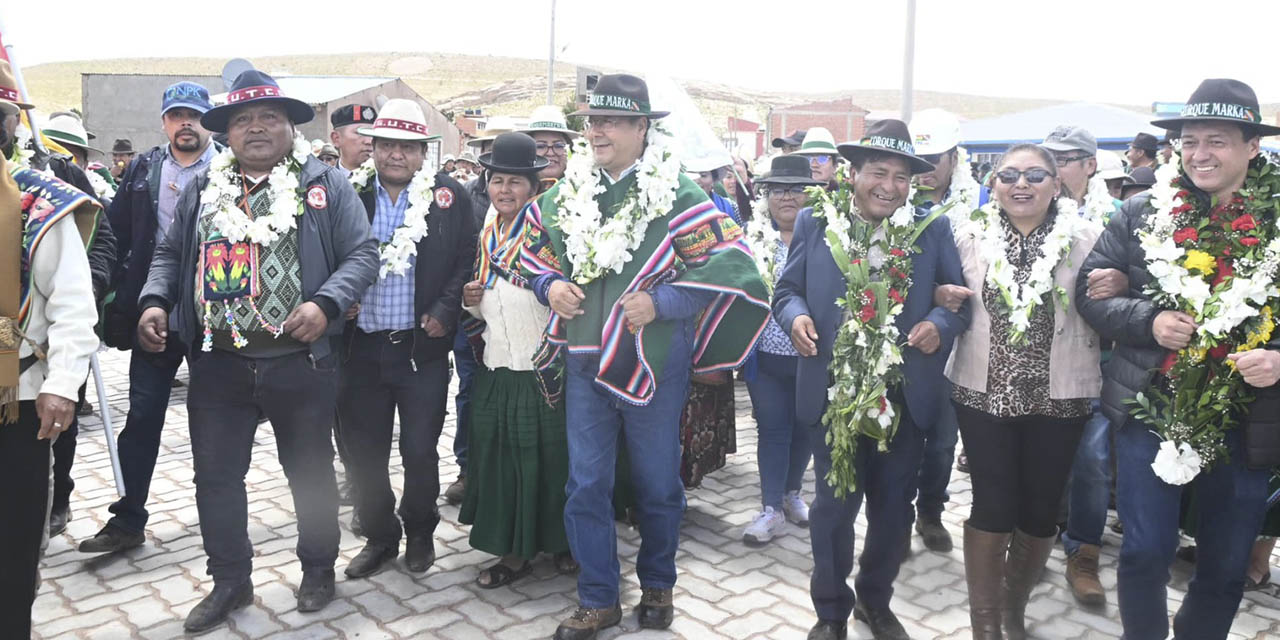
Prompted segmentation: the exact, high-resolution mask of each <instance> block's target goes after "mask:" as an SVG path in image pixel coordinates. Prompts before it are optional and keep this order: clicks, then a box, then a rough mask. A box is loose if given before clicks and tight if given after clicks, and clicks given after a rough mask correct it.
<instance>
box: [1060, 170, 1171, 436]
mask: <svg viewBox="0 0 1280 640" xmlns="http://www.w3.org/2000/svg"><path fill="white" fill-rule="evenodd" d="M1150 200H1151V194H1150V193H1142V194H1138V195H1136V196H1134V197H1132V198H1129V199H1128V200H1126V201H1125V203H1124V205H1123V206H1122V207H1121V208H1120V212H1119V213H1117V214H1115V215H1113V216H1111V222H1110V223H1109V224H1108V225H1107V228H1106V229H1105V230H1104V231H1103V232H1102V236H1101V237H1099V238H1098V242H1097V244H1095V245H1093V252H1092V253H1090V254H1089V257H1087V258H1085V260H1084V265H1082V266H1081V268H1080V275H1079V276H1077V277H1076V302H1077V303H1078V304H1079V307H1080V315H1081V316H1083V317H1084V319H1085V321H1086V322H1088V323H1089V324H1090V325H1091V326H1092V327H1093V329H1094V330H1095V331H1097V332H1098V335H1101V336H1102V337H1103V338H1106V339H1109V340H1113V341H1115V349H1114V350H1113V351H1112V353H1111V360H1110V361H1108V362H1107V363H1106V364H1105V365H1103V372H1102V373H1103V381H1102V411H1103V413H1104V414H1106V416H1107V419H1108V420H1110V421H1111V424H1112V425H1115V426H1117V427H1118V426H1120V425H1123V424H1124V423H1125V422H1126V421H1127V420H1128V415H1129V405H1128V403H1127V402H1126V401H1127V400H1129V399H1130V398H1132V397H1133V396H1134V395H1136V394H1137V393H1138V392H1139V391H1141V390H1143V389H1145V388H1146V387H1147V385H1148V384H1150V382H1151V378H1152V377H1153V376H1154V375H1155V371H1156V370H1157V369H1158V368H1159V367H1160V364H1161V362H1163V361H1164V358H1165V355H1166V354H1168V353H1169V351H1168V350H1167V349H1165V348H1164V347H1161V346H1160V345H1159V344H1157V343H1156V339H1155V336H1154V335H1153V334H1152V331H1151V327H1152V323H1153V322H1155V318H1156V315H1157V314H1158V313H1160V311H1162V309H1161V308H1160V307H1157V306H1156V305H1155V303H1153V302H1152V301H1151V298H1150V297H1149V296H1147V294H1145V293H1143V290H1144V289H1146V288H1147V285H1148V284H1149V283H1150V282H1151V274H1149V273H1147V267H1146V261H1145V256H1146V253H1145V252H1144V251H1143V250H1142V247H1141V246H1140V245H1139V243H1138V234H1137V231H1138V229H1139V228H1141V226H1142V221H1143V220H1144V219H1145V218H1146V216H1147V215H1148V214H1149V213H1151V212H1152V211H1153V209H1152V207H1151V205H1150V204H1149V203H1150ZM1094 269H1119V270H1121V271H1123V272H1125V274H1126V275H1128V276H1129V293H1128V294H1127V295H1125V296H1117V297H1115V298H1109V299H1107V300H1092V299H1090V298H1089V296H1088V295H1087V292H1088V289H1089V272H1090V271H1093V270H1094Z"/></svg>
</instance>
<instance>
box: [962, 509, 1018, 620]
mask: <svg viewBox="0 0 1280 640" xmlns="http://www.w3.org/2000/svg"><path fill="white" fill-rule="evenodd" d="M1009 537H1010V534H1007V533H990V532H987V531H981V530H979V529H974V528H973V527H971V526H969V525H968V524H966V525H965V526H964V579H965V582H966V583H968V585H969V624H970V626H971V627H973V640H1002V638H1001V636H1000V609H1001V600H1002V598H1003V596H1004V564H1005V555H1006V554H1007V553H1008V550H1009Z"/></svg>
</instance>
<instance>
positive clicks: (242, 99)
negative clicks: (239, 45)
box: [200, 69, 316, 133]
mask: <svg viewBox="0 0 1280 640" xmlns="http://www.w3.org/2000/svg"><path fill="white" fill-rule="evenodd" d="M259 102H261V103H267V102H274V103H277V104H280V105H281V106H283V107H284V109H285V112H286V113H288V114H289V121H290V122H292V123H293V124H302V123H304V122H311V119H312V118H314V117H316V112H315V110H314V109H312V108H311V105H309V104H307V103H305V102H303V101H301V100H296V99H294V98H289V97H286V96H285V95H284V92H283V91H281V90H280V85H279V83H277V82H276V80H275V78H272V77H271V76H269V75H267V74H265V73H263V72H261V71H258V70H257V69H248V70H246V71H245V72H244V73H241V74H240V75H239V76H236V80H235V82H233V83H232V84H231V90H230V91H227V103H226V104H222V105H218V106H216V107H214V108H212V109H210V110H209V111H208V112H207V113H205V114H204V115H203V116H201V117H200V126H202V127H204V128H205V129H208V130H209V131H213V132H216V133H226V131H227V120H228V119H230V117H231V112H232V111H235V110H236V108H237V107H241V106H244V105H247V104H254V103H259Z"/></svg>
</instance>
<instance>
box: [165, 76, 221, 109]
mask: <svg viewBox="0 0 1280 640" xmlns="http://www.w3.org/2000/svg"><path fill="white" fill-rule="evenodd" d="M178 107H185V108H187V109H192V110H195V111H198V112H200V113H202V114H203V113H205V112H207V111H209V110H210V109H212V108H213V104H212V103H211V102H209V90H208V89H205V88H204V87H202V86H200V85H198V84H196V83H194V82H186V81H183V82H175V83H174V84H171V85H169V88H167V89H165V90H164V99H163V101H162V103H161V106H160V115H164V114H166V113H168V112H169V110H170V109H176V108H178Z"/></svg>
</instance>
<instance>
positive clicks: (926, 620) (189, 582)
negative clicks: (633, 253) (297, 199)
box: [34, 352, 1280, 640]
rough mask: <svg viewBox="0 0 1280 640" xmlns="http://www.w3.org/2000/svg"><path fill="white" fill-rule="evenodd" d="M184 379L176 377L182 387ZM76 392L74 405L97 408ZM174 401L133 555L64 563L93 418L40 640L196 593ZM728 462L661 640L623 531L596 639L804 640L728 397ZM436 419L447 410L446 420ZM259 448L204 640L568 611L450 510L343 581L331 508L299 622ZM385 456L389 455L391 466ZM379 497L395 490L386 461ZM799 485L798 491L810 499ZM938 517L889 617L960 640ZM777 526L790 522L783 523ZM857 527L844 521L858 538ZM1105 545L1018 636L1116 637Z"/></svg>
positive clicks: (702, 511) (547, 579)
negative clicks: (1098, 596)
mask: <svg viewBox="0 0 1280 640" xmlns="http://www.w3.org/2000/svg"><path fill="white" fill-rule="evenodd" d="M102 365H103V369H104V372H103V373H104V378H105V381H106V385H107V389H108V394H109V397H108V401H109V402H110V405H111V407H112V412H113V415H114V416H115V422H116V429H117V431H118V430H119V429H120V428H122V427H123V424H124V414H125V412H126V410H127V409H128V394H127V385H128V355H127V354H122V353H119V352H111V353H104V354H103V356H102ZM185 376H186V374H185V370H184V371H183V372H182V373H181V374H180V377H182V378H185ZM92 386H93V385H90V389H91V390H90V398H91V399H93V400H94V402H95V404H94V406H95V408H96V407H97V404H96V398H95V396H94V394H93V391H92ZM185 400H186V389H185V388H179V389H174V393H173V398H172V401H171V406H170V409H169V413H168V420H167V423H166V430H165V433H164V439H163V442H162V445H161V451H160V457H159V461H158V464H157V466H156V472H155V478H154V480H153V481H152V483H151V498H150V502H149V505H148V506H149V509H150V511H151V514H152V515H151V522H150V526H149V530H148V532H147V542H146V544H145V545H144V546H142V547H141V548H139V549H134V550H132V551H130V552H127V553H125V554H122V555H120V556H113V557H94V556H87V555H83V554H80V553H79V552H77V551H76V550H75V544H76V543H77V542H78V541H80V540H83V539H85V538H88V537H90V536H92V535H93V534H94V533H95V532H97V530H98V529H99V528H100V527H101V526H102V525H103V523H104V522H105V520H106V519H107V518H108V517H109V515H110V514H108V513H107V505H109V504H110V503H111V502H112V501H113V500H114V498H115V489H114V485H113V483H112V476H111V466H110V462H109V459H108V456H107V449H106V446H105V444H104V440H103V437H102V436H103V433H102V427H101V421H100V419H99V418H98V417H97V416H96V415H95V417H92V418H88V419H86V420H84V422H83V425H82V427H81V432H80V441H79V443H78V458H79V459H78V460H77V461H76V464H75V468H74V470H73V476H74V478H75V480H76V492H75V494H74V495H73V496H72V501H71V506H72V511H73V519H72V520H71V523H70V525H69V526H68V528H67V533H65V534H64V535H60V536H57V537H56V538H54V539H53V540H51V541H50V545H49V549H48V553H47V556H46V558H45V561H44V583H43V586H42V587H41V589H40V594H39V597H38V598H37V599H36V604H35V614H34V616H35V635H36V637H38V638H133V637H137V638H173V637H178V636H181V635H182V620H183V619H184V618H185V616H186V614H187V612H188V611H190V609H191V607H193V606H194V605H195V603H196V602H198V601H199V599H200V598H201V597H202V596H203V595H204V594H205V593H207V590H208V589H209V588H211V586H212V585H211V583H210V581H209V579H208V578H207V577H206V575H205V556H204V553H203V551H202V549H201V544H200V527H199V524H198V518H197V515H196V504H195V494H194V488H193V484H192V469H191V463H190V442H189V440H188V438H187V428H186V409H185V405H184V403H185ZM737 402H738V404H737V407H738V453H737V455H734V456H731V458H730V460H729V464H728V466H727V467H725V468H724V469H722V470H720V471H718V472H715V473H713V474H711V476H710V477H708V478H707V479H706V480H705V481H704V483H703V486H702V487H701V488H698V489H695V490H692V491H690V492H689V494H688V495H689V509H688V513H687V514H686V516H685V519H684V526H683V530H682V533H683V535H682V539H681V544H680V552H679V555H678V556H677V565H678V567H679V572H680V574H679V581H678V583H677V585H676V594H675V604H676V608H677V613H676V617H675V622H674V624H673V625H672V628H671V630H670V631H667V632H654V631H641V630H639V628H638V625H637V623H636V620H635V616H634V615H633V614H631V611H632V608H633V607H634V606H635V605H636V603H637V602H638V601H639V597H640V594H639V584H638V583H637V582H636V579H635V573H634V566H633V565H632V563H631V561H632V560H633V559H634V556H635V553H636V549H637V545H638V544H639V534H638V533H637V532H636V531H634V530H632V529H629V528H625V527H620V528H619V543H618V547H619V550H620V552H621V553H622V555H623V562H622V574H623V580H624V582H625V584H624V586H623V608H624V613H626V614H627V615H626V617H624V618H623V622H622V624H621V625H620V626H619V627H616V628H614V629H610V630H608V631H607V632H605V633H602V634H601V637H602V638H629V639H630V638H634V639H640V638H691V639H693V638H696V639H703V638H748V639H756V638H768V639H788V638H804V637H805V634H806V632H807V630H808V628H809V627H810V626H811V625H812V624H813V623H814V614H813V610H812V607H811V604H810V601H809V593H808V582H809V573H810V571H811V569H812V566H813V564H812V560H811V558H810V553H809V541H808V532H807V531H806V530H803V529H799V528H795V527H791V528H789V529H788V530H787V532H786V535H784V536H783V537H782V538H781V539H779V540H777V541H775V543H774V544H772V545H770V546H769V547H767V548H765V549H762V550H757V549H750V548H748V547H746V546H744V545H743V544H742V542H741V530H742V527H743V526H745V524H746V523H747V522H748V520H749V519H750V518H751V516H752V515H753V514H754V513H755V511H756V510H758V508H759V506H758V500H759V489H758V484H757V478H758V476H757V473H756V461H755V448H756V436H755V429H754V424H753V422H752V420H751V416H750V401H749V400H748V398H747V393H746V388H745V387H743V386H741V385H739V387H738V394H737ZM450 408H451V409H452V404H451V405H450ZM452 434H453V418H452V417H450V418H449V422H448V424H446V426H445V437H443V438H441V442H440V452H441V465H440V474H441V478H442V480H443V481H444V482H445V483H446V484H447V482H449V481H452V479H453V478H454V477H455V476H456V474H457V467H456V466H455V464H454V461H453V454H452V448H451V447H452ZM274 444H275V443H274V437H273V435H272V432H271V429H270V427H269V426H267V425H264V426H263V427H262V428H261V429H260V430H259V431H258V436H257V444H256V446H255V447H254V451H253V464H252V468H251V469H250V471H249V476H248V478H247V484H248V486H249V491H250V493H249V534H250V537H251V538H252V540H253V544H254V549H255V552H256V557H255V558H254V573H253V581H254V584H255V589H256V591H255V601H254V604H253V605H252V606H250V607H248V608H247V609H244V610H242V611H239V612H236V613H235V614H234V616H233V619H232V620H233V621H232V623H231V625H230V627H224V628H223V629H220V630H218V631H217V632H215V633H213V634H210V636H207V637H214V638H221V637H227V638H271V639H273V640H275V639H283V638H361V639H373V638H450V639H464V638H503V639H513V640H514V639H524V638H548V637H550V636H551V634H552V633H553V631H554V630H555V627H556V625H557V624H558V621H559V620H560V619H562V618H563V617H564V616H566V615H567V614H568V613H569V612H571V611H572V610H573V608H574V606H575V603H576V597H575V581H574V579H573V578H572V577H565V576H559V575H557V574H556V573H555V571H554V569H553V568H552V567H551V566H550V562H549V560H547V559H542V560H540V561H539V563H538V565H537V567H536V569H535V571H534V573H533V574H532V575H531V576H530V577H527V578H525V579H523V580H521V581H519V582H517V583H516V584H515V585H513V586H511V587H509V588H500V589H495V590H484V589H480V588H478V587H477V586H475V583H474V579H475V576H476V571H477V569H478V568H479V567H480V566H482V565H484V564H486V563H488V562H490V561H491V558H492V557H491V556H489V555H488V554H485V553H481V552H479V551H475V550H472V549H471V548H470V546H469V545H468V544H467V529H466V528H464V527H461V526H458V525H457V524H456V519H457V515H458V510H457V508H455V507H450V506H442V507H441V512H442V515H443V521H442V522H441V523H440V527H439V529H438V530H437V532H436V550H437V553H438V560H437V562H436V565H435V567H433V568H432V569H431V570H430V571H428V572H427V573H426V574H424V575H423V576H421V577H414V576H413V575H411V574H409V573H407V572H405V571H404V570H403V568H398V569H394V570H388V571H384V572H383V573H381V574H379V575H376V576H374V577H372V578H369V579H367V580H345V579H343V576H342V573H341V572H342V569H343V568H344V567H345V566H346V564H347V562H348V561H349V560H350V559H351V558H352V557H353V556H354V555H355V554H356V553H357V552H358V551H359V550H360V548H361V541H360V540H359V539H357V538H355V537H353V536H352V535H351V533H350V531H348V530H347V522H348V519H349V512H350V509H349V508H345V507H344V508H343V510H342V522H343V533H342V549H341V557H340V558H339V559H338V566H337V569H338V576H339V581H338V584H337V599H336V600H335V601H334V602H333V603H332V604H331V605H329V606H328V607H327V608H326V609H324V610H323V611H321V612H319V613H314V614H301V613H299V612H298V611H296V607H295V599H294V588H295V587H296V585H297V584H298V582H299V580H300V579H301V576H300V570H299V567H298V562H297V559H296V557H295V556H294V551H293V549H294V545H295V543H296V535H297V532H296V529H295V526H294V522H293V518H292V501H291V498H290V495H289V488H288V485H287V483H286V481H285V478H284V475H283V473H282V472H281V469H280V465H279V463H278V462H277V460H276V455H275V446H274ZM393 458H394V457H393ZM396 464H397V466H396V467H395V468H394V469H393V471H395V474H394V475H393V483H395V484H397V485H398V484H399V482H400V474H399V471H400V469H399V466H398V460H397V461H396ZM812 483H813V478H812V471H810V473H809V476H808V478H807V480H806V487H809V488H810V489H809V491H807V493H808V494H809V495H810V496H811V495H812V491H811V488H812ZM951 491H952V503H951V505H950V508H949V509H948V512H947V513H946V514H944V520H945V522H946V523H947V526H948V528H949V529H950V530H951V532H952V537H953V538H954V540H955V543H956V550H955V551H952V552H951V553H948V554H936V553H933V552H930V551H928V550H926V549H924V546H923V544H922V543H921V542H920V540H919V538H918V537H917V538H916V539H915V541H914V549H913V551H914V553H913V555H912V557H911V558H910V559H909V560H908V561H907V562H906V563H905V564H904V565H903V567H902V573H901V575H900V576H899V578H898V582H897V594H896V597H895V598H894V601H893V609H894V610H895V611H896V612H897V614H898V615H899V616H900V617H901V618H902V620H903V623H904V624H905V625H906V627H907V629H908V631H909V632H910V633H911V636H912V637H913V638H916V639H917V640H923V639H929V638H948V639H960V638H969V637H970V636H969V632H968V612H967V609H966V607H965V583H964V567H963V565H962V555H961V551H960V549H959V544H960V533H961V523H962V522H963V520H964V518H965V516H966V514H967V512H968V505H969V500H970V486H969V480H968V476H967V475H965V474H962V473H959V472H957V473H955V474H954V476H953V479H952V483H951ZM788 526H790V525H788ZM864 527H865V522H864V521H862V520H861V519H860V521H859V523H858V533H859V540H860V539H861V535H862V532H863V530H864ZM1118 546H1119V538H1118V537H1117V536H1115V535H1114V534H1112V533H1111V532H1110V531H1109V530H1108V531H1107V537H1106V546H1105V547H1104V549H1103V558H1102V562H1103V567H1102V581H1103V584H1104V585H1105V586H1106V587H1107V588H1108V589H1109V590H1110V591H1109V596H1110V598H1111V603H1112V604H1111V605H1110V606H1108V607H1107V608H1106V609H1105V610H1104V611H1100V612H1095V611H1088V610H1085V609H1082V608H1080V607H1078V606H1076V604H1075V603H1074V601H1073V600H1072V598H1071V595H1070V593H1069V591H1068V590H1067V588H1066V582H1065V578H1064V571H1065V568H1066V566H1065V560H1064V558H1063V556H1062V553H1061V551H1060V550H1059V551H1057V552H1055V554H1054V556H1053V557H1052V558H1051V559H1050V560H1049V565H1048V570H1047V572H1046V574H1045V579H1044V580H1043V581H1042V582H1041V584H1040V585H1039V586H1038V587H1037V588H1036V590H1035V591H1034V593H1033V595H1032V601H1031V605H1030V606H1029V608H1028V617H1029V619H1030V622H1031V631H1032V632H1033V634H1035V635H1036V636H1037V637H1039V638H1045V639H1052V638H1116V637H1119V635H1120V626H1119V624H1118V613H1117V611H1116V608H1115V606H1114V602H1115V593H1114V588H1115V583H1116V552H1117V549H1118ZM1173 575H1174V578H1173V586H1172V588H1171V589H1170V593H1169V604H1170V607H1171V608H1173V607H1176V606H1177V604H1178V602H1179V601H1180V600H1181V599H1182V597H1183V592H1184V590H1185V587H1186V582H1187V580H1188V577H1189V567H1188V566H1186V565H1178V566H1176V567H1174V570H1173ZM1278 596H1280V592H1278V591H1277V589H1276V588H1275V587H1271V588H1270V590H1269V591H1262V592H1257V593H1252V594H1248V595H1247V596H1246V599H1245V601H1244V603H1243V605H1242V606H1241V610H1240V613H1239V615H1238V616H1237V618H1236V621H1235V626H1234V628H1233V633H1232V634H1231V638H1233V639H1236V640H1239V639H1245V638H1248V639H1256V640H1262V639H1264V638H1276V637H1280V600H1277V597H1278ZM849 631H850V637H851V638H870V637H871V634H870V632H869V631H868V629H867V628H866V627H865V626H864V625H862V624H860V623H854V622H852V621H851V624H850V628H849Z"/></svg>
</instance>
